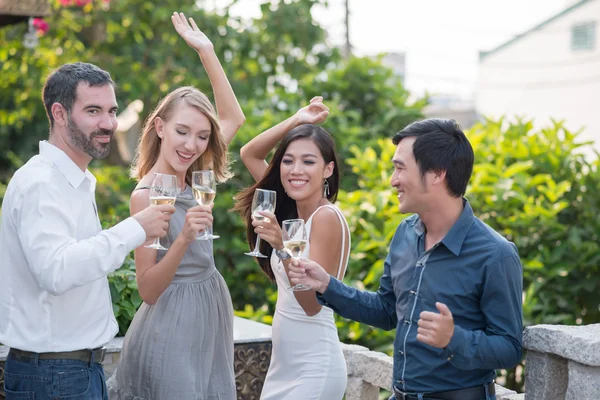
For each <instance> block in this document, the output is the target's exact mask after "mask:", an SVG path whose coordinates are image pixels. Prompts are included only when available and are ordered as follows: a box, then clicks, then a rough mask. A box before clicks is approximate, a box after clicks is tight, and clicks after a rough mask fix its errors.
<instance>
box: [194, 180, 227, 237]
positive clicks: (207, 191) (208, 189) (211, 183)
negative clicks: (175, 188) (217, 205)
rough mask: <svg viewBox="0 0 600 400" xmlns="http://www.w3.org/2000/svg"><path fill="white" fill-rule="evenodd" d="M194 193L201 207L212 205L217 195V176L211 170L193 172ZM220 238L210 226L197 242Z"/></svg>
mask: <svg viewBox="0 0 600 400" xmlns="http://www.w3.org/2000/svg"><path fill="white" fill-rule="evenodd" d="M192 192H194V198H195V199H196V201H197V202H198V204H200V205H201V206H208V205H210V204H211V203H212V202H213V200H214V199H215V197H216V195H217V180H216V179H215V174H214V173H213V172H212V171H210V170H206V171H194V172H192ZM219 237H220V236H218V235H213V234H212V226H209V227H207V228H206V229H205V230H204V233H203V234H202V235H198V236H196V240H211V239H218V238H219Z"/></svg>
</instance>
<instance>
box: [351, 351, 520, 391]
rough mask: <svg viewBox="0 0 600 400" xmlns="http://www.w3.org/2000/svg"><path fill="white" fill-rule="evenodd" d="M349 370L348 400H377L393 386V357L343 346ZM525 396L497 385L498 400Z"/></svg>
mask: <svg viewBox="0 0 600 400" xmlns="http://www.w3.org/2000/svg"><path fill="white" fill-rule="evenodd" d="M343 351H344V356H345V358H346V365H347V369H348V385H347V386H346V400H377V399H379V391H380V389H388V390H389V388H391V386H392V366H393V360H392V357H390V356H388V355H386V354H383V353H379V352H376V351H370V350H369V349H368V348H366V347H362V346H356V345H348V344H343ZM524 398H525V395H524V394H517V393H516V392H514V391H512V390H508V389H506V388H504V387H502V386H500V385H496V399H497V400H519V399H520V400H522V399H524Z"/></svg>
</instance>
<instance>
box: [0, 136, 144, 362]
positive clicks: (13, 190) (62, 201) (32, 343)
mask: <svg viewBox="0 0 600 400" xmlns="http://www.w3.org/2000/svg"><path fill="white" fill-rule="evenodd" d="M95 188H96V178H94V176H93V175H92V173H91V172H89V171H88V170H86V171H85V172H83V171H82V170H81V169H80V168H79V167H78V166H77V165H76V164H75V163H74V162H73V161H72V160H71V159H70V158H69V157H68V156H67V155H66V154H65V153H64V152H63V151H62V150H60V149H58V148H57V147H55V146H53V145H51V144H49V143H48V142H45V141H44V142H40V154H39V155H36V156H34V157H33V158H31V159H30V160H29V161H28V162H27V163H26V164H25V165H24V166H23V167H21V168H20V169H19V170H18V171H17V172H16V173H15V174H14V176H13V177H12V179H11V181H10V183H9V184H8V188H7V190H6V194H5V197H4V200H3V204H2V222H1V225H0V343H3V344H4V345H6V346H9V347H14V348H17V349H21V350H27V351H34V352H39V353H42V352H60V351H73V350H80V349H91V348H96V347H100V346H103V345H105V344H106V343H108V342H109V341H110V340H111V339H112V338H113V337H114V336H115V335H116V333H117V332H118V325H117V321H116V319H115V317H114V314H113V309H112V303H111V298H110V291H109V286H108V280H107V279H106V276H107V275H108V274H109V273H110V272H112V271H114V270H116V269H117V268H119V267H120V266H121V265H122V263H123V261H124V259H125V257H126V256H127V254H128V253H129V252H130V251H132V250H133V249H135V248H136V247H138V246H140V245H141V244H142V243H143V242H144V241H145V239H146V234H145V232H144V230H143V228H142V227H141V225H140V224H139V223H138V222H137V221H136V220H135V219H133V218H127V219H126V220H125V221H123V222H121V223H119V224H117V225H116V226H114V227H112V228H111V229H107V230H104V231H103V230H102V227H101V225H100V221H99V219H98V215H97V211H96V202H95V199H94V196H95V195H94V192H95Z"/></svg>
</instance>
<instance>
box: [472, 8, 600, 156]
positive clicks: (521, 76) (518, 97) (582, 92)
mask: <svg viewBox="0 0 600 400" xmlns="http://www.w3.org/2000/svg"><path fill="white" fill-rule="evenodd" d="M599 25H600V0H583V1H577V2H571V5H570V6H569V7H568V8H567V9H565V10H564V11H563V12H561V13H560V14H558V15H555V16H554V17H552V18H550V19H548V20H546V21H544V22H542V23H540V24H539V25H537V26H535V27H534V28H532V29H530V30H529V31H527V32H525V33H523V34H521V35H519V36H517V37H515V38H514V39H512V40H510V41H508V42H506V43H504V44H502V45H501V46H498V47H497V48H495V49H493V50H491V51H489V52H483V53H481V56H480V64H479V76H478V80H477V86H476V95H475V96H476V98H475V101H476V109H477V111H478V113H480V114H481V115H483V116H489V117H492V118H498V117H500V116H506V117H508V118H514V117H517V116H519V117H526V118H533V119H534V122H535V124H536V126H542V125H544V124H547V123H548V122H549V121H550V119H551V118H552V119H554V120H564V121H565V125H566V127H567V128H569V129H572V130H579V129H581V128H584V131H583V133H582V136H581V138H582V139H584V140H594V141H595V142H597V143H596V148H597V149H600V43H598V29H599Z"/></svg>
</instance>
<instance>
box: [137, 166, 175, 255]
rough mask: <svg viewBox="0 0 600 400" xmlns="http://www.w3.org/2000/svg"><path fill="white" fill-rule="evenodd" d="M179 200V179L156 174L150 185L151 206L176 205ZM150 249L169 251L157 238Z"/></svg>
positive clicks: (173, 176) (149, 246)
mask: <svg viewBox="0 0 600 400" xmlns="http://www.w3.org/2000/svg"><path fill="white" fill-rule="evenodd" d="M176 198H177V177H176V176H175V175H167V174H154V179H153V180H152V184H151V185H150V204H152V205H162V204H168V205H171V206H172V205H174V204H175V199H176ZM144 247H147V248H149V249H156V250H167V249H168V248H167V247H164V246H163V245H161V244H160V239H159V238H155V239H154V242H152V244H150V245H148V246H144Z"/></svg>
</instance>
